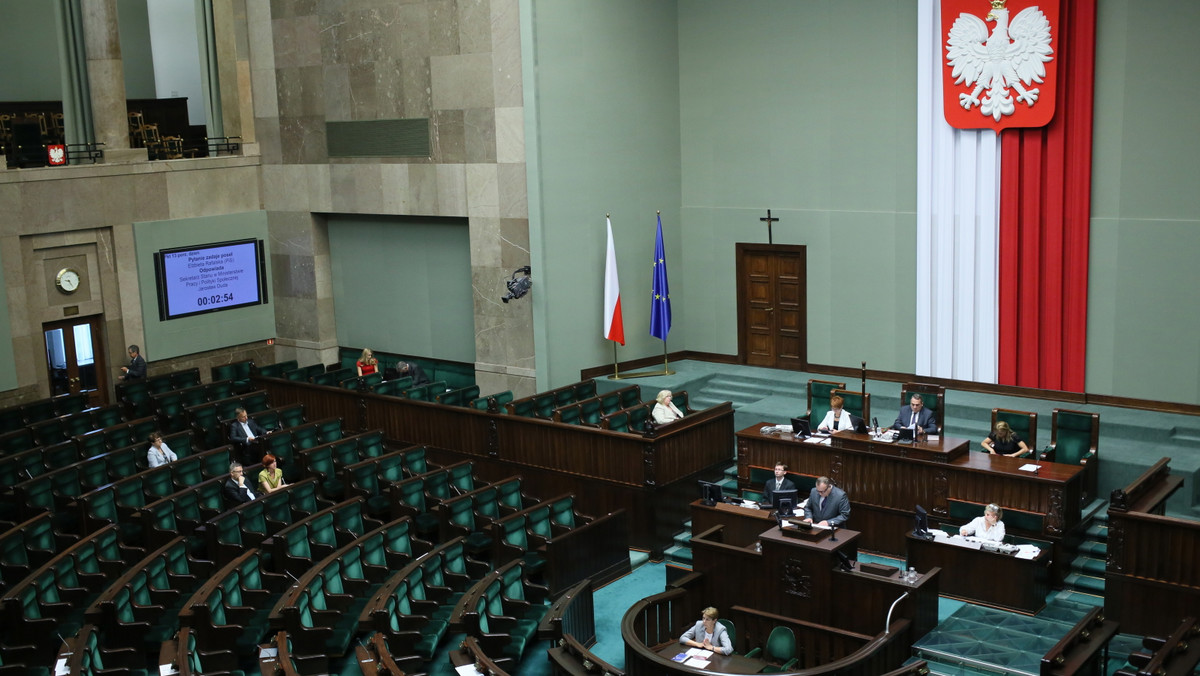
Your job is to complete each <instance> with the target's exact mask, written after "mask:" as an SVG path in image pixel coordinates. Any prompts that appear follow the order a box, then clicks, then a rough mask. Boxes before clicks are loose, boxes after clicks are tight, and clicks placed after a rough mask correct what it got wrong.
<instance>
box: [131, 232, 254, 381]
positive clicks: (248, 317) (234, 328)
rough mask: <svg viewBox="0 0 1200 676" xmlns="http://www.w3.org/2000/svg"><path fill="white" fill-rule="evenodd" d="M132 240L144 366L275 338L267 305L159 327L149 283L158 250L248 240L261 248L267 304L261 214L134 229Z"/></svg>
mask: <svg viewBox="0 0 1200 676" xmlns="http://www.w3.org/2000/svg"><path fill="white" fill-rule="evenodd" d="M133 236H134V242H135V246H136V249H137V273H138V288H139V291H140V293H141V302H142V322H143V325H144V330H145V336H146V340H145V345H143V346H142V353H143V354H144V355H145V357H146V359H147V360H151V361H153V360H156V359H170V358H172V357H180V356H183V355H187V354H195V353H197V352H205V351H208V350H217V349H220V348H223V347H228V346H231V345H242V344H244V343H251V342H254V341H257V340H266V339H268V338H274V337H275V309H274V306H273V304H272V303H271V302H268V303H267V304H265V305H256V306H253V307H247V308H238V309H236V310H224V311H221V312H213V313H209V314H203V315H195V316H192V317H183V318H181V319H172V320H170V321H160V320H159V318H158V292H157V290H156V286H155V282H154V254H155V252H157V251H159V250H161V249H169V248H174V247H181V246H196V245H204V244H212V243H215V242H225V241H229V240H235V239H247V238H250V237H253V238H256V239H262V240H264V242H265V243H266V247H267V251H266V265H267V289H268V294H267V298H268V301H271V300H272V296H273V294H272V293H271V291H270V290H271V288H272V287H271V255H270V254H271V251H270V249H271V244H270V240H269V238H268V236H267V214H266V212H265V211H251V212H246V213H240V214H228V215H224V216H206V217H201V218H180V219H175V220H171V221H149V222H144V223H134V224H133Z"/></svg>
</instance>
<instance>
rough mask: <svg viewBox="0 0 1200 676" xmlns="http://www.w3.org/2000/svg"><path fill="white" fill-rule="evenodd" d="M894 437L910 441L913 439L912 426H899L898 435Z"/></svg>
mask: <svg viewBox="0 0 1200 676" xmlns="http://www.w3.org/2000/svg"><path fill="white" fill-rule="evenodd" d="M896 438H897V440H899V441H912V440H913V428H911V427H901V428H900V436H899V437H896Z"/></svg>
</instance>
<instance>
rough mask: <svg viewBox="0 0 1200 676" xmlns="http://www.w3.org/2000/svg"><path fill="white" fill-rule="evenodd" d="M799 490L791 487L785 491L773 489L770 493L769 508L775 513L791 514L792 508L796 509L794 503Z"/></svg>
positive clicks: (796, 500)
mask: <svg viewBox="0 0 1200 676" xmlns="http://www.w3.org/2000/svg"><path fill="white" fill-rule="evenodd" d="M799 496H800V492H799V491H797V490H796V489H794V488H792V489H789V490H786V491H775V492H774V493H771V509H773V510H775V512H776V513H779V514H783V515H785V516H791V515H792V510H794V509H796V503H797V502H798V498H799Z"/></svg>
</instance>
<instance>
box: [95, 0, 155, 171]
mask: <svg viewBox="0 0 1200 676" xmlns="http://www.w3.org/2000/svg"><path fill="white" fill-rule="evenodd" d="M81 7H82V9H83V35H84V45H85V50H86V54H87V71H88V72H87V77H88V82H89V85H90V89H91V94H92V119H93V124H94V126H95V133H96V141H98V142H100V143H103V144H104V145H103V146H102V147H103V148H104V159H105V161H106V162H134V161H138V160H146V159H147V155H146V149H145V148H130V147H129V116H128V111H127V110H126V107H125V68H124V65H123V64H122V63H121V36H120V31H119V29H118V27H117V23H118V21H117V0H82V2H81Z"/></svg>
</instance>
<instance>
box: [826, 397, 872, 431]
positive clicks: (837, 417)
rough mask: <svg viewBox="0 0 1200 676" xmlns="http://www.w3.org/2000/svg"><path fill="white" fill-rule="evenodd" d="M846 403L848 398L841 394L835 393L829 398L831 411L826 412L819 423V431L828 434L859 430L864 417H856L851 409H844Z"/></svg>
mask: <svg viewBox="0 0 1200 676" xmlns="http://www.w3.org/2000/svg"><path fill="white" fill-rule="evenodd" d="M845 403H846V400H845V399H843V398H842V397H841V395H837V394H835V395H833V396H832V397H830V398H829V412H828V413H826V414H825V417H824V418H823V419H822V420H821V424H820V425H817V431H818V432H822V433H825V434H828V433H830V432H839V431H841V430H858V428H859V426H860V424H861V423H862V418H856V417H855V416H854V415H852V414H851V413H850V411H847V410H845V409H843V408H842V406H843V405H845ZM860 431H861V430H860Z"/></svg>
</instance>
